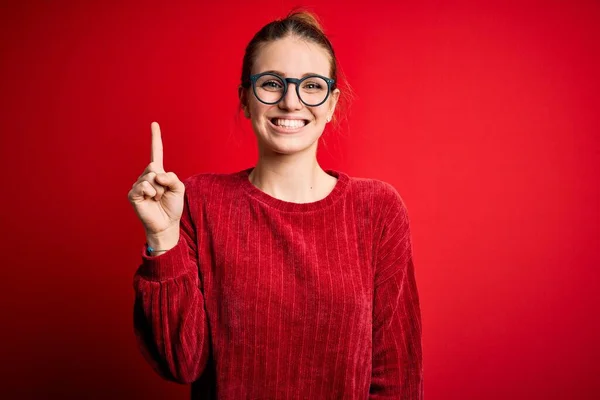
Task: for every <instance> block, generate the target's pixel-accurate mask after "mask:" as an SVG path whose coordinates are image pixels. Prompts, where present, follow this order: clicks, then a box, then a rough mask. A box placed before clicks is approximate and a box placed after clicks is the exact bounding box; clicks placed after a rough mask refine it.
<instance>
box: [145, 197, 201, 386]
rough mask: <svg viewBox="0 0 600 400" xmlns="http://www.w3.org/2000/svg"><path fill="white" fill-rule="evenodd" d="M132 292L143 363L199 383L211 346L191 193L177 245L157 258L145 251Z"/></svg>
mask: <svg viewBox="0 0 600 400" xmlns="http://www.w3.org/2000/svg"><path fill="white" fill-rule="evenodd" d="M133 286H134V291H135V303H134V313H133V314H134V331H135V334H136V338H137V341H138V344H139V345H140V349H141V352H142V354H143V356H144V358H145V359H146V360H147V361H148V362H149V363H150V365H151V366H152V368H153V369H154V370H155V371H156V372H157V373H158V374H159V375H161V376H162V377H164V378H165V379H168V380H171V381H175V382H179V383H191V382H193V381H195V380H197V379H198V378H199V377H200V376H201V375H202V373H203V371H204V369H205V366H206V363H207V359H208V356H209V353H210V344H209V328H208V321H207V316H206V313H205V309H204V296H203V293H202V287H201V281H200V278H199V268H198V256H197V246H196V232H195V227H194V225H193V221H192V218H191V213H190V207H189V203H188V194H187V191H186V195H185V201H184V209H183V214H182V217H181V221H180V237H179V242H178V243H177V245H176V246H175V247H174V248H172V249H170V250H169V251H167V252H165V253H162V254H159V255H157V256H153V257H150V256H148V255H146V251H145V248H144V249H143V250H142V262H141V265H140V266H139V268H138V270H137V271H136V273H135V275H134V279H133Z"/></svg>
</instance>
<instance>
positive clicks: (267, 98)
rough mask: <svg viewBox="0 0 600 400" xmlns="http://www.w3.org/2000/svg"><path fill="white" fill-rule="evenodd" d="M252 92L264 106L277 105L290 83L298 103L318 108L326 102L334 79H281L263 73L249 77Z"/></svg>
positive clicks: (306, 77) (268, 73)
mask: <svg viewBox="0 0 600 400" xmlns="http://www.w3.org/2000/svg"><path fill="white" fill-rule="evenodd" d="M250 83H251V84H252V91H253V92H254V95H255V96H256V98H257V99H258V100H259V101H260V102H261V103H264V104H269V105H273V104H277V103H279V102H280V101H281V100H282V99H283V98H284V97H285V95H286V93H287V91H288V86H289V84H290V83H294V84H295V85H296V94H297V95H298V98H299V99H300V101H301V102H302V103H303V104H304V105H306V106H309V107H316V106H320V105H321V104H323V103H324V102H325V100H327V98H328V97H329V93H331V87H332V86H333V84H334V83H335V79H330V78H326V77H324V76H321V75H316V74H315V75H308V76H305V77H304V78H302V79H296V78H283V77H281V76H279V75H277V74H274V73H272V72H263V73H260V74H256V75H251V76H250Z"/></svg>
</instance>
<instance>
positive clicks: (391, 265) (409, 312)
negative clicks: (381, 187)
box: [369, 185, 423, 400]
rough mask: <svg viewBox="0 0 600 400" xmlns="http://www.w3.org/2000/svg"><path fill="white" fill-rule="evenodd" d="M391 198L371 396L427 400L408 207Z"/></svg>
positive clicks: (380, 257)
mask: <svg viewBox="0 0 600 400" xmlns="http://www.w3.org/2000/svg"><path fill="white" fill-rule="evenodd" d="M387 187H388V193H389V197H388V198H391V200H389V201H386V203H385V204H386V207H385V208H386V209H387V210H386V211H385V212H384V214H385V215H384V217H383V220H382V222H381V225H380V226H382V229H381V230H380V231H379V232H380V233H381V237H380V240H379V245H378V247H377V250H376V256H375V260H376V264H375V272H374V298H373V365H372V376H371V387H370V390H369V399H371V400H375V399H404V400H417V399H419V400H420V399H422V398H423V363H422V348H421V311H420V305H419V297H418V293H417V285H416V281H415V272H414V265H413V258H412V244H411V236H410V229H409V220H408V214H407V210H406V207H405V205H404V202H403V200H402V199H401V197H400V195H399V194H398V192H397V191H396V190H395V189H394V188H393V187H391V185H387Z"/></svg>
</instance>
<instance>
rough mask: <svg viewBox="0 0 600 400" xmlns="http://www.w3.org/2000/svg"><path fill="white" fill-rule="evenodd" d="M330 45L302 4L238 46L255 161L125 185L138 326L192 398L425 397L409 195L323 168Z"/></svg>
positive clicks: (332, 69)
mask: <svg viewBox="0 0 600 400" xmlns="http://www.w3.org/2000/svg"><path fill="white" fill-rule="evenodd" d="M336 75H337V61H336V58H335V53H334V51H333V48H332V46H331V44H330V42H329V40H328V39H327V37H326V36H325V35H324V33H323V32H322V30H321V28H320V26H319V24H318V23H317V21H316V19H315V18H314V17H313V16H312V15H311V14H309V13H306V12H297V13H292V14H290V15H288V16H287V17H286V18H285V19H283V20H280V21H274V22H272V23H270V24H268V25H266V26H265V27H263V28H262V29H261V30H260V31H259V32H258V33H257V34H256V35H255V36H254V38H253V39H252V41H251V42H250V43H249V45H248V47H247V48H246V54H245V56H244V60H243V66H242V79H241V86H240V88H239V98H240V103H241V108H242V109H243V111H244V114H245V116H246V117H247V118H249V119H250V120H251V122H252V127H253V130H254V132H255V134H256V138H257V141H258V148H259V159H258V162H257V164H256V166H255V167H254V168H249V169H246V170H243V171H240V172H237V173H233V174H198V175H195V176H192V177H190V178H188V179H186V180H185V182H181V181H180V180H179V179H178V178H177V176H176V175H175V174H174V173H172V172H165V171H164V169H163V163H162V161H163V160H162V143H161V136H160V130H159V127H158V125H157V124H156V123H153V124H152V162H151V163H150V164H149V165H148V167H147V168H146V170H145V171H144V172H143V174H142V175H141V176H140V177H139V179H138V180H137V182H136V183H135V184H134V186H133V188H132V189H131V191H130V193H129V200H130V202H131V203H132V204H133V206H134V209H135V211H136V213H137V215H138V217H139V218H140V219H141V221H142V223H143V225H144V228H145V230H146V236H147V244H146V247H145V248H144V251H143V254H142V264H141V266H140V267H139V269H138V271H137V272H136V274H135V278H134V288H135V292H136V302H135V316H134V320H135V329H136V334H137V337H138V339H139V343H140V345H141V348H142V351H143V353H144V355H145V357H146V358H147V360H148V361H149V362H150V363H151V364H152V365H153V367H154V368H155V370H156V371H157V372H158V373H160V374H161V375H162V376H163V377H165V378H167V379H170V380H174V381H178V382H183V383H192V398H207V397H210V398H217V397H218V398H219V399H245V398H252V399H258V398H261V399H276V398H282V399H287V398H289V397H294V398H296V397H298V398H307V399H364V398H365V397H367V396H369V398H373V399H375V398H402V399H420V398H422V396H423V386H422V382H423V381H422V355H421V317H420V309H419V300H418V295H417V288H416V283H415V277H414V269H413V262H412V251H411V241H410V231H409V223H408V216H407V212H406V207H405V206H404V203H403V201H402V199H401V197H400V196H399V194H398V192H397V191H396V190H395V189H394V188H393V187H392V186H390V185H389V184H387V183H384V182H381V181H377V180H372V179H359V178H351V177H349V176H348V175H346V174H345V173H343V172H339V171H333V170H329V171H324V170H323V169H321V167H320V166H319V164H318V162H317V158H316V151H317V145H318V140H319V137H320V136H321V134H322V133H323V130H324V128H325V125H326V124H327V123H329V122H330V121H331V119H332V118H333V116H334V111H335V108H336V105H337V102H338V99H339V96H340V90H339V88H338V87H337V83H336V79H337V76H336Z"/></svg>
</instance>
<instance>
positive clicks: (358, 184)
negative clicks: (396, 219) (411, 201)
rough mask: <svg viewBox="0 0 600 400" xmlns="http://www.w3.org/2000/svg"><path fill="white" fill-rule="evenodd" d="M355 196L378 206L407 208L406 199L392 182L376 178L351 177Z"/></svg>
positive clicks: (383, 207)
mask: <svg viewBox="0 0 600 400" xmlns="http://www.w3.org/2000/svg"><path fill="white" fill-rule="evenodd" d="M350 187H351V193H352V195H353V196H356V197H358V198H361V199H364V200H368V201H370V202H372V203H373V205H375V206H376V207H379V208H382V209H387V208H390V207H393V208H406V204H405V202H404V199H403V198H402V196H401V195H400V193H399V192H398V190H397V189H396V187H394V186H393V185H392V184H391V183H389V182H386V181H383V180H379V179H374V178H359V177H351V178H350Z"/></svg>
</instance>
